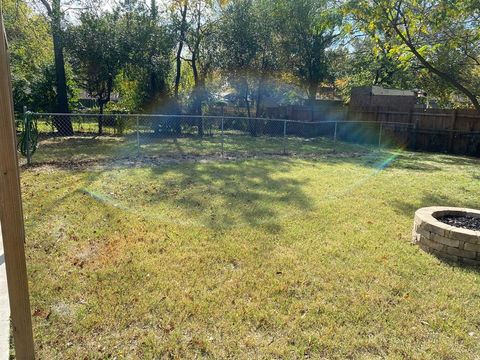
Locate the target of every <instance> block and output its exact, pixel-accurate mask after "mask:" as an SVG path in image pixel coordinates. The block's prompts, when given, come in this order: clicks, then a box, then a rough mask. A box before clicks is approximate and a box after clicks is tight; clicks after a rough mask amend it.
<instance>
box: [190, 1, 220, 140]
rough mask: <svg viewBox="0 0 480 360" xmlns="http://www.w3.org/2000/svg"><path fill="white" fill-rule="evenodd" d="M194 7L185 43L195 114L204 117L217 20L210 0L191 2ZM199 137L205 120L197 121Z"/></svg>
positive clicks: (212, 62) (201, 134)
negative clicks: (187, 51) (191, 80)
mask: <svg viewBox="0 0 480 360" xmlns="http://www.w3.org/2000/svg"><path fill="white" fill-rule="evenodd" d="M190 6H191V7H193V8H192V10H191V11H190V13H191V19H190V21H189V26H188V29H187V35H186V38H185V42H186V44H187V47H188V50H189V54H190V58H189V59H186V60H187V61H188V62H189V63H190V66H191V68H192V75H193V81H194V88H193V91H192V98H193V106H192V107H193V113H194V114H195V115H202V106H203V103H204V101H205V100H206V98H207V96H208V94H207V89H206V80H207V76H208V75H209V74H210V73H211V71H212V68H213V64H214V56H215V55H214V54H215V50H214V49H213V48H212V45H214V44H215V43H216V38H215V31H216V30H217V29H216V26H215V19H214V17H213V6H214V4H213V3H212V1H210V0H194V1H191V2H190ZM197 125H198V135H199V136H203V120H202V118H199V119H198V121H197Z"/></svg>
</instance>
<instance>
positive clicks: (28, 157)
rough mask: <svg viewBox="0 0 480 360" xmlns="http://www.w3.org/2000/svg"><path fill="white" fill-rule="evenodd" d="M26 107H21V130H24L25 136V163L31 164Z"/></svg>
mask: <svg viewBox="0 0 480 360" xmlns="http://www.w3.org/2000/svg"><path fill="white" fill-rule="evenodd" d="M27 116H28V114H27V107H26V106H24V107H23V131H24V135H23V136H25V137H26V138H25V143H26V151H27V165H31V164H32V154H31V152H30V143H31V140H32V139H31V138H30V131H27V121H28V119H27Z"/></svg>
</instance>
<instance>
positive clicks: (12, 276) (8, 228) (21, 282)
mask: <svg viewBox="0 0 480 360" xmlns="http://www.w3.org/2000/svg"><path fill="white" fill-rule="evenodd" d="M0 6H1V5H0ZM1 11H2V9H1V7H0V222H1V224H2V236H3V249H4V252H5V267H6V269H7V282H8V295H9V298H10V312H11V317H12V325H13V326H12V327H13V338H14V344H15V356H16V358H17V359H19V360H24V359H25V360H30V359H34V348H33V333H32V318H31V314H30V300H29V298H28V280H27V267H26V264H25V247H24V242H25V229H24V224H23V209H22V199H21V193H20V180H19V171H18V161H17V147H16V130H15V119H14V115H13V100H12V88H11V78H10V68H9V61H8V53H7V39H6V37H5V30H4V27H3V18H2V12H1Z"/></svg>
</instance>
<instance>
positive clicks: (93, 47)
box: [69, 12, 125, 134]
mask: <svg viewBox="0 0 480 360" xmlns="http://www.w3.org/2000/svg"><path fill="white" fill-rule="evenodd" d="M116 24H117V17H116V16H115V15H114V14H110V13H104V14H95V13H91V12H87V13H83V14H81V16H80V19H79V25H77V26H75V27H73V28H71V29H70V31H69V50H70V52H71V53H72V54H73V55H74V57H73V59H72V61H73V62H74V64H75V66H76V68H77V69H78V70H77V71H78V75H77V76H78V77H79V80H80V82H81V85H82V87H84V89H85V90H86V91H87V92H88V94H89V95H90V96H92V97H94V98H95V99H96V101H97V104H98V106H99V109H100V114H103V112H104V108H105V105H106V104H107V103H108V102H109V101H110V98H111V94H112V91H113V86H114V80H115V77H116V76H117V75H118V73H119V71H120V69H121V67H122V65H123V64H124V62H125V54H123V53H122V52H121V51H120V47H119V46H118V44H119V42H118V38H117V34H118V31H117V27H116ZM102 131H103V116H100V117H99V121H98V132H99V134H102Z"/></svg>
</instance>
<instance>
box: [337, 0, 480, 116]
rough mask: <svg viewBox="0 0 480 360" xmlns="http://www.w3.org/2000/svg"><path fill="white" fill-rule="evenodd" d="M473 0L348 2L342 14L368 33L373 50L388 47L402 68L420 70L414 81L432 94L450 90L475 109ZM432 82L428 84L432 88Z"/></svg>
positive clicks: (478, 50)
mask: <svg viewBox="0 0 480 360" xmlns="http://www.w3.org/2000/svg"><path fill="white" fill-rule="evenodd" d="M476 5H478V1H472V0H470V1H463V0H462V1H460V0H453V1H442V2H438V1H433V0H415V1H414V0H410V1H399V0H396V1H387V0H375V1H366V0H364V1H356V0H355V1H350V2H349V3H348V5H347V6H346V7H345V13H346V14H348V15H349V16H350V17H351V21H352V22H353V23H354V24H355V26H356V30H357V31H358V32H360V33H364V34H370V35H372V36H373V37H374V38H375V39H377V40H378V41H376V43H375V47H374V49H376V51H377V52H378V51H381V50H382V49H385V46H388V48H389V53H390V54H394V55H395V56H398V61H400V62H401V63H402V64H403V67H404V68H408V67H414V68H417V69H418V70H419V72H420V73H419V75H420V76H418V78H419V80H422V79H425V78H426V77H427V74H428V75H429V77H430V78H429V79H428V80H427V81H419V84H421V85H424V86H425V87H427V88H428V90H429V92H430V93H431V94H433V95H434V96H436V97H440V96H441V94H443V96H444V95H446V94H447V93H450V96H449V97H450V102H451V103H453V102H454V98H455V97H457V98H459V97H462V98H463V99H464V102H470V104H471V105H473V106H474V107H476V108H477V109H478V110H479V111H480V105H479V103H478V102H479V93H478V89H479V88H480V26H479V25H480V20H479V18H480V17H479V11H480V10H479V8H478V7H476ZM432 85H433V86H432Z"/></svg>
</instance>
